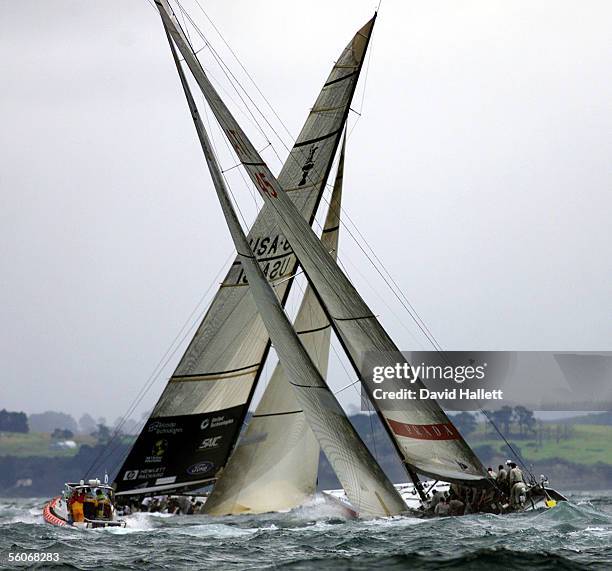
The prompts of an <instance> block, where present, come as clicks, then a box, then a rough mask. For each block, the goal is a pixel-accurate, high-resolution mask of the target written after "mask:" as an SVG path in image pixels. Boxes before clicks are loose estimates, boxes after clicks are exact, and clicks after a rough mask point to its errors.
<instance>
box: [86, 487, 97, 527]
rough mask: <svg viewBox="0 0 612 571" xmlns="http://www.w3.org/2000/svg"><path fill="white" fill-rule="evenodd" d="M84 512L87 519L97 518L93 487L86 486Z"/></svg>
mask: <svg viewBox="0 0 612 571" xmlns="http://www.w3.org/2000/svg"><path fill="white" fill-rule="evenodd" d="M83 514H84V515H85V517H86V518H87V519H96V498H95V497H94V495H93V492H92V491H91V488H85V501H84V502H83Z"/></svg>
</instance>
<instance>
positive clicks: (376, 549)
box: [0, 492, 612, 571]
mask: <svg viewBox="0 0 612 571" xmlns="http://www.w3.org/2000/svg"><path fill="white" fill-rule="evenodd" d="M570 499H571V501H570V502H569V503H563V504H559V505H558V506H557V507H556V508H554V509H551V510H548V511H545V512H538V513H524V514H514V515H510V516H504V517H500V516H494V515H470V516H464V517H461V518H443V519H416V518H407V517H401V518H391V519H380V520H372V521H350V520H346V519H343V518H342V517H340V516H339V515H338V514H337V513H335V511H334V509H333V508H332V507H330V506H328V505H325V504H321V503H316V504H313V505H311V506H308V507H304V508H301V509H299V510H295V511H293V512H291V513H287V514H270V515H265V516H241V517H224V518H210V517H208V516H168V515H163V514H135V515H133V516H130V517H128V518H127V520H128V527H127V528H126V529H102V530H85V531H84V530H76V529H70V528H57V527H53V526H50V525H48V524H45V523H43V519H42V515H41V507H42V505H43V503H44V500H42V499H25V500H24V499H0V562H1V565H0V566H1V567H2V568H3V569H20V568H21V569H23V568H24V567H32V564H31V563H29V564H24V563H19V564H15V563H8V554H9V552H12V553H24V552H30V553H34V552H41V551H44V552H54V553H58V554H59V558H60V562H58V563H53V562H45V563H43V564H40V565H39V568H45V569H46V568H69V569H118V570H119V569H121V570H123V569H126V570H127V569H147V570H149V569H151V570H154V569H170V570H174V569H213V570H215V571H219V570H220V569H267V568H286V569H296V570H302V569H328V568H333V569H385V570H387V569H470V570H478V569H486V570H487V571H489V570H490V569H495V568H497V569H504V570H505V569H521V570H523V571H524V570H525V569H555V570H559V569H561V570H563V569H612V492H609V493H602V492H596V493H584V492H583V493H580V494H574V495H571V496H570Z"/></svg>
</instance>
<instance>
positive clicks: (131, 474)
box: [123, 470, 138, 480]
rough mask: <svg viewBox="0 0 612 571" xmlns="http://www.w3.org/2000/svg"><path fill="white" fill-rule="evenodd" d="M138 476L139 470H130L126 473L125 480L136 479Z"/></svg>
mask: <svg viewBox="0 0 612 571" xmlns="http://www.w3.org/2000/svg"><path fill="white" fill-rule="evenodd" d="M136 478H138V470H128V471H127V472H126V473H125V474H124V475H123V479H124V480H135V479H136Z"/></svg>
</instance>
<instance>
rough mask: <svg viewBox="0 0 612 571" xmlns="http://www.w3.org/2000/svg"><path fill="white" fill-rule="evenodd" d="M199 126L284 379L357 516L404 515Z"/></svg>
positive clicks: (218, 192)
mask: <svg viewBox="0 0 612 571" xmlns="http://www.w3.org/2000/svg"><path fill="white" fill-rule="evenodd" d="M199 125H200V127H201V136H200V140H201V141H202V149H203V151H204V155H205V157H206V161H207V163H208V168H209V170H210V173H211V176H212V179H213V182H214V186H215V190H216V191H217V196H218V198H219V202H220V204H221V208H222V210H223V214H224V216H225V219H226V222H227V225H228V228H229V230H230V234H231V235H232V239H233V240H234V245H235V246H236V250H237V252H238V258H239V259H240V262H241V263H242V267H243V268H244V271H245V274H246V276H247V279H248V283H249V289H250V290H251V293H252V294H253V299H254V301H255V304H256V306H257V311H258V312H259V314H260V315H261V318H262V321H263V322H264V324H265V327H266V330H267V331H268V333H269V334H270V339H271V340H272V343H273V344H274V348H275V350H276V352H277V353H278V356H279V359H280V362H281V364H282V366H283V369H284V371H285V374H286V375H287V380H288V381H289V384H290V385H291V387H292V389H293V391H294V394H295V396H296V399H297V401H298V403H299V405H300V406H301V407H302V410H303V411H304V415H305V417H306V419H307V421H308V424H309V426H310V428H311V429H312V432H313V433H314V435H315V436H316V438H317V440H318V442H319V445H320V446H321V449H322V450H323V452H324V453H325V455H326V456H327V459H328V460H329V463H330V464H331V466H332V468H333V469H334V472H336V475H337V476H338V479H339V480H340V483H341V484H342V487H343V488H344V490H345V492H346V495H347V497H348V498H349V500H350V501H351V503H352V505H353V506H354V507H355V509H357V511H358V513H359V514H360V515H362V516H388V515H394V514H400V513H403V512H405V511H407V507H406V504H405V503H404V501H403V500H402V498H401V496H400V495H399V493H398V491H397V490H396V489H395V488H394V487H393V484H392V483H391V482H390V481H389V479H388V478H387V476H386V475H385V473H384V472H383V470H382V469H381V467H380V466H379V465H378V463H377V462H376V460H375V459H374V457H373V456H372V454H371V453H370V451H369V450H368V448H367V447H366V445H365V444H364V443H363V441H362V440H361V438H360V437H359V435H358V434H357V431H356V430H355V428H354V427H353V425H352V424H351V423H350V421H349V420H348V418H347V417H346V415H345V414H344V411H343V410H342V407H341V406H340V404H339V403H338V401H337V400H336V398H335V397H334V395H333V393H332V392H331V391H330V389H329V387H328V386H327V385H326V383H325V380H324V379H323V377H322V376H321V373H320V372H319V370H318V369H317V367H316V365H315V364H314V363H313V361H312V359H311V358H310V356H309V355H308V352H307V351H306V349H305V347H304V345H303V344H302V343H301V342H300V339H299V337H298V334H297V332H296V331H295V329H293V327H292V325H291V323H290V322H289V319H288V317H287V315H286V314H285V312H284V310H283V306H282V305H281V303H280V302H279V300H278V297H277V296H276V294H275V293H274V290H273V288H272V286H271V285H270V284H269V283H268V281H267V279H266V276H265V275H264V273H263V271H262V269H261V267H260V265H259V263H258V261H257V258H256V257H255V255H254V254H253V251H252V249H251V248H250V246H249V243H248V241H247V238H246V236H245V235H244V232H243V230H242V227H241V226H240V222H239V221H238V217H237V216H236V212H235V210H234V207H233V205H232V203H231V201H230V199H229V193H228V191H227V188H226V186H225V181H224V180H223V176H222V174H221V169H220V168H219V165H218V163H217V161H216V159H215V157H214V155H213V152H212V149H211V146H210V143H209V141H208V137H207V135H206V131H205V130H204V128H203V126H202V124H201V122H200V123H199ZM321 247H322V248H323V246H321Z"/></svg>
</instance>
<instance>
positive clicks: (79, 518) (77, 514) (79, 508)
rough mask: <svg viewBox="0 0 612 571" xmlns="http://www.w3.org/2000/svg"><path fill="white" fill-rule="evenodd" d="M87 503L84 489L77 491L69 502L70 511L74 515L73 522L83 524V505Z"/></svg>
mask: <svg viewBox="0 0 612 571" xmlns="http://www.w3.org/2000/svg"><path fill="white" fill-rule="evenodd" d="M84 502H85V494H84V493H83V490H82V489H80V488H79V489H77V490H75V491H74V492H73V493H72V495H71V496H70V499H69V500H68V510H69V512H70V514H71V515H72V521H75V522H83V521H85V517H84V515H83V503H84Z"/></svg>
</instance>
